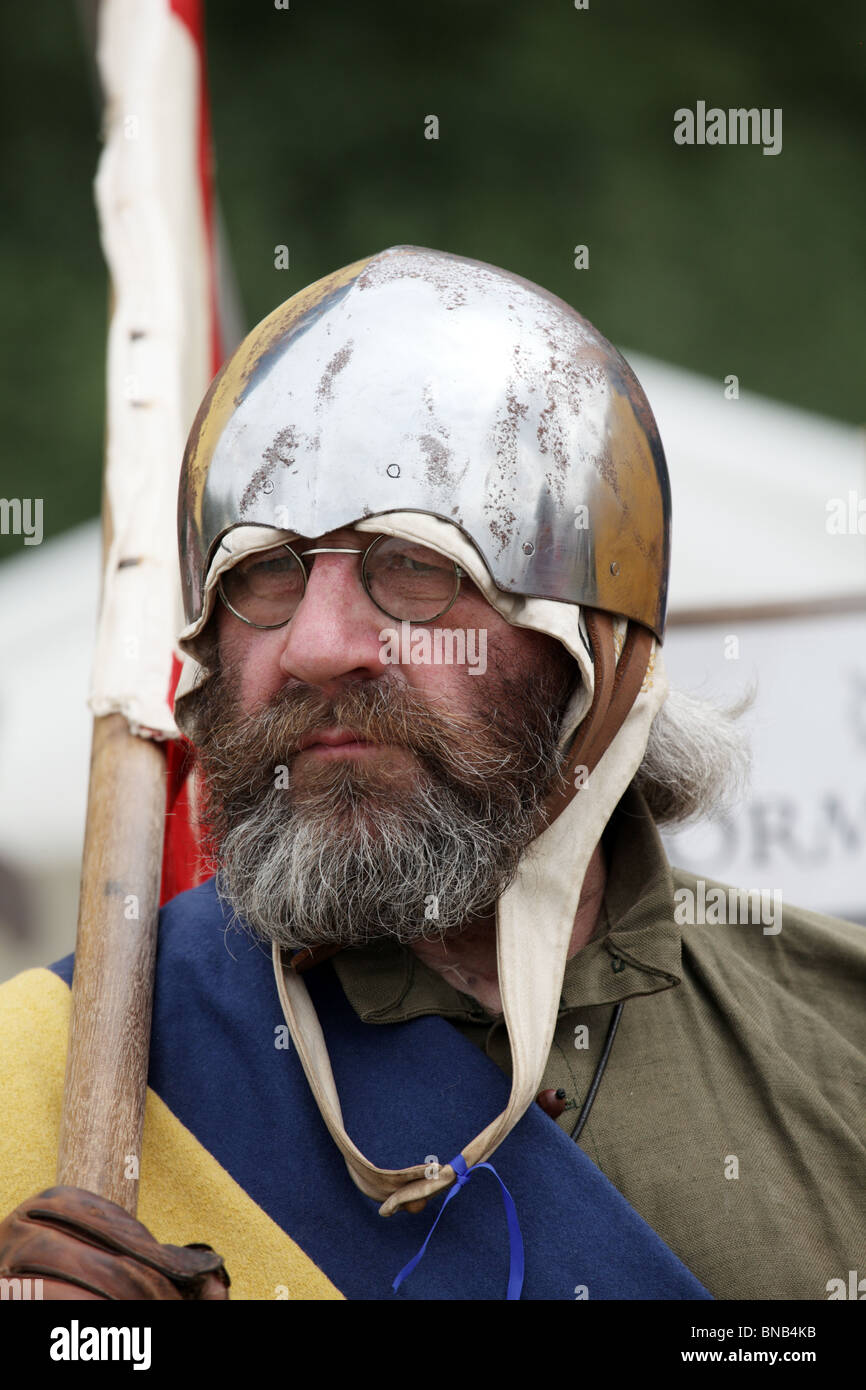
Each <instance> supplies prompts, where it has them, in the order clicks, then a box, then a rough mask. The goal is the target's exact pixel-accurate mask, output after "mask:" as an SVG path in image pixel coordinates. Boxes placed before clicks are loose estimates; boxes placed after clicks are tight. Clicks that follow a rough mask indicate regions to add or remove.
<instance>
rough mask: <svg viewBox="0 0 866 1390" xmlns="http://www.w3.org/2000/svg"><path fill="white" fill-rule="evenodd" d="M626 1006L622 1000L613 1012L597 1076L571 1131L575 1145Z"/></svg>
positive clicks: (587, 1117)
mask: <svg viewBox="0 0 866 1390" xmlns="http://www.w3.org/2000/svg"><path fill="white" fill-rule="evenodd" d="M624 1004H625V1000H624V999H620V1001H619V1003H618V1004H617V1005H616V1007H615V1009H614V1011H613V1017H612V1018H611V1020H610V1024H609V1025H608V1030H607V1037H606V1038H605V1040H604V1047H603V1048H602V1051H601V1056H600V1057H599V1059H598V1066H597V1067H596V1069H595V1075H594V1076H593V1078H592V1084H591V1086H590V1088H589V1090H588V1091H587V1093H586V1100H585V1101H584V1102H583V1105H582V1106H581V1109H580V1114H579V1115H578V1117H577V1119H576V1121H575V1124H574V1129H573V1130H572V1131H571V1137H572V1139H574V1141H575V1143H576V1142H577V1140H578V1139H579V1138H580V1135H581V1132H582V1130H583V1127H584V1125H585V1124H586V1122H587V1120H588V1119H589V1112H590V1110H591V1109H592V1103H593V1101H594V1100H595V1097H596V1094H597V1092H598V1088H599V1086H600V1085H601V1078H602V1077H603V1076H604V1069H605V1067H606V1066H607V1061H608V1058H609V1057H610V1054H611V1049H612V1047H613V1040H614V1038H615V1037H616V1030H617V1028H618V1027H619V1021H620V1018H621V1017H622V1010H623V1005H624Z"/></svg>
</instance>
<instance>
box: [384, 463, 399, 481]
mask: <svg viewBox="0 0 866 1390" xmlns="http://www.w3.org/2000/svg"><path fill="white" fill-rule="evenodd" d="M387 473H388V477H389V478H399V476H400V465H399V463H389V464H388V468H387Z"/></svg>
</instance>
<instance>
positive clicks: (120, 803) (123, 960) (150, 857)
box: [57, 714, 165, 1216]
mask: <svg viewBox="0 0 866 1390" xmlns="http://www.w3.org/2000/svg"><path fill="white" fill-rule="evenodd" d="M164 814H165V756H164V754H163V751H162V749H161V747H160V745H159V744H157V743H155V742H153V741H152V740H150V739H144V738H137V737H135V736H134V735H133V734H131V733H130V732H129V727H128V725H127V723H126V720H125V719H124V718H123V716H122V715H119V714H110V715H107V716H105V717H104V718H100V719H95V720H94V722H93V746H92V752H91V763H90V786H89V793H88V808H87V831H86V835H85V844H84V860H83V865H82V878H81V901H80V906H79V915H78V937H77V942H76V950H75V975H74V978H73V985H72V1016H71V1020H70V1029H69V1052H68V1055H67V1061H66V1082H65V1088H64V1098H63V1113H62V1118H61V1125H60V1142H59V1153H58V1164H57V1181H58V1183H60V1184H63V1185H66V1186H70V1187H82V1188H85V1189H87V1190H88V1191H90V1192H96V1193H98V1194H99V1195H100V1196H103V1197H107V1198H109V1199H110V1200H111V1201H113V1202H117V1203H119V1205H120V1206H122V1207H125V1208H126V1210H127V1211H128V1212H129V1213H130V1214H131V1215H133V1216H134V1215H135V1211H136V1206H137V1203H138V1175H139V1167H140V1162H141V1135H142V1129H143V1126H144V1102H145V1094H146V1090H147V1069H148V1057H149V1052H150V1022H151V1012H152V998H153V978H154V966H155V961H156V934H157V918H158V912H159V886H160V869H161V864H162V845H163V829H164Z"/></svg>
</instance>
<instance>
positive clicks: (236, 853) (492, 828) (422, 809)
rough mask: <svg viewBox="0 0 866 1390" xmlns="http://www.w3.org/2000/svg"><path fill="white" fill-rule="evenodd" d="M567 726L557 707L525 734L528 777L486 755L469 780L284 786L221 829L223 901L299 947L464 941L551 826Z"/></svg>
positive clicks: (346, 778) (343, 775)
mask: <svg viewBox="0 0 866 1390" xmlns="http://www.w3.org/2000/svg"><path fill="white" fill-rule="evenodd" d="M558 724H559V719H558V717H556V716H554V715H553V714H551V717H550V720H549V722H548V724H547V726H546V727H545V728H544V729H543V730H541V729H539V730H537V731H535V732H534V733H532V734H530V733H529V731H528V730H527V732H526V741H527V743H529V744H530V745H531V748H530V750H529V751H530V753H531V752H534V753H535V754H536V757H535V759H534V760H532V759H530V762H529V764H528V765H527V766H529V767H531V771H528V770H527V766H525V767H524V768H523V769H522V771H521V772H520V773H517V772H514V771H512V772H511V774H510V775H509V773H507V772H504V771H503V768H502V766H501V761H499V762H498V765H494V764H493V760H492V759H491V760H490V761H491V766H489V767H485V766H483V761H484V760H483V759H482V760H481V765H480V764H479V755H478V752H477V750H476V752H475V753H474V755H473V756H472V765H471V772H470V770H469V768H467V775H468V784H467V785H466V786H463V785H460V784H459V783H457V782H456V781H455V780H454V778H453V776H450V777H448V778H445V777H439V776H436V775H435V774H434V773H432V772H430V771H427V770H423V769H422V770H421V771H419V773H418V775H417V776H414V777H412V778H411V779H410V781H411V785H409V786H407V787H405V788H402V789H401V788H399V787H393V786H392V788H391V789H390V791H386V790H385V789H384V788H383V787H382V786H381V784H380V785H379V786H374V787H372V788H371V787H370V786H369V785H368V784H367V782H366V779H365V776H364V773H363V770H362V769H358V768H353V767H352V766H342V767H340V768H339V769H337V770H336V771H335V773H334V775H333V776H332V777H330V778H329V779H328V782H327V785H325V786H322V788H321V789H320V790H317V791H315V792H310V791H307V790H305V791H304V794H303V797H302V798H301V801H302V804H301V805H295V804H293V799H292V788H291V785H290V786H289V787H287V788H285V789H278V788H276V787H275V788H273V789H272V790H271V791H270V792H269V793H268V795H267V796H266V797H264V798H262V799H261V800H259V801H258V802H257V804H256V805H255V806H254V807H251V808H248V809H247V810H246V812H245V813H243V814H241V815H238V814H237V813H236V814H235V815H234V816H233V817H232V823H231V825H230V826H228V827H226V828H225V829H224V831H223V833H222V835H221V838H220V845H219V868H218V872H217V888H218V891H219V893H220V896H221V898H223V900H224V901H225V902H227V903H228V904H229V905H230V907H231V908H232V909H233V911H234V913H235V915H236V917H238V918H240V919H241V920H242V921H243V922H244V923H246V924H247V925H248V926H249V927H250V928H251V929H252V930H253V932H254V933H255V934H256V935H258V936H259V937H261V938H263V939H264V940H266V941H269V942H272V941H277V942H279V943H280V945H282V946H285V947H287V948H289V949H299V948H301V947H303V946H317V945H339V946H357V945H363V944H366V943H368V942H370V941H373V940H377V939H380V938H382V937H389V938H391V939H392V940H396V941H399V942H402V943H404V944H409V943H411V942H413V941H418V940H422V939H427V940H430V939H434V938H438V937H442V936H445V935H448V934H452V935H453V934H454V933H456V932H458V931H460V930H461V928H464V927H466V926H468V925H469V924H470V922H471V921H472V920H473V919H477V917H478V916H480V915H482V914H483V913H484V912H485V910H489V909H490V907H491V905H492V904H493V903H495V901H496V899H497V898H498V897H500V895H501V894H502V893H503V892H504V891H505V889H506V888H507V887H508V885H509V883H511V881H512V880H513V878H514V875H515V873H516V871H517V867H518V864H519V861H520V858H521V856H522V854H523V852H524V850H525V849H526V847H527V846H528V845H529V844H530V843H531V841H532V840H533V839H534V838H535V837H536V836H537V835H538V833H539V831H540V828H541V826H542V824H543V821H544V812H543V801H544V798H545V796H546V795H547V794H548V792H549V791H550V789H551V786H552V785H553V783H554V782H555V781H556V780H557V773H558V770H559V767H560V765H561V762H562V758H561V755H560V754H559V753H558V752H557V748H556V737H557V730H558ZM526 751H527V749H526V745H524V753H525V752H526ZM485 782H486V783H487V787H488V791H487V792H485V790H484V788H485ZM491 783H495V798H494V797H492V796H491V795H490V794H489V788H490V784H491Z"/></svg>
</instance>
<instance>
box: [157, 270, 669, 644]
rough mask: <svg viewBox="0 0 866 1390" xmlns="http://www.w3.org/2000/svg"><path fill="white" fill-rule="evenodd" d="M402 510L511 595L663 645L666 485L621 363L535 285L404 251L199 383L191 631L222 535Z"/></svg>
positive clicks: (261, 328) (343, 284)
mask: <svg viewBox="0 0 866 1390" xmlns="http://www.w3.org/2000/svg"><path fill="white" fill-rule="evenodd" d="M407 511H408V512H423V513H428V514H431V515H433V516H435V517H438V518H441V519H442V520H444V521H446V522H450V523H452V525H454V526H456V527H458V528H459V529H460V531H462V532H463V533H464V534H465V536H466V537H468V538H469V540H470V541H471V542H472V544H473V545H474V546H475V548H476V549H477V551H478V552H479V553H480V555H481V557H482V559H483V561H484V562H485V564H486V566H487V569H488V570H489V572H490V574H491V576H492V578H493V581H494V583H495V584H496V586H497V587H498V588H499V589H501V590H503V591H505V593H512V594H519V595H527V596H537V597H540V598H546V599H555V600H561V601H564V602H567V603H573V604H580V605H581V606H584V605H585V606H588V607H590V608H595V609H602V610H605V611H606V612H608V613H612V614H617V615H622V616H624V617H626V618H630V619H633V620H634V621H636V622H638V623H640V624H642V625H643V626H644V627H646V628H648V629H649V630H650V631H651V632H652V633H654V634H655V636H656V637H657V638H659V639H661V637H662V636H663V630H664V621H665V606H666V597H667V580H668V566H669V552H670V489H669V484H668V475H667V468H666V465H665V459H664V453H663V450H662V446H661V441H660V439H659V435H658V430H657V428H656V424H655V420H654V419H653V415H652V412H651V410H650V407H649V404H648V402H647V400H646V397H645V396H644V393H643V391H642V389H641V387H640V384H639V383H638V381H637V379H636V377H635V375H634V373H633V372H632V370H631V368H630V367H629V366H628V364H627V363H626V362H625V360H624V359H623V358H622V357H621V356H620V354H619V353H618V352H617V351H616V350H615V348H613V347H612V346H611V344H610V343H609V342H608V341H607V340H606V339H605V338H603V337H602V336H601V334H600V333H598V332H597V331H596V329H595V328H593V326H592V325H591V324H590V323H588V322H587V320H586V319H584V318H583V317H581V315H580V314H578V313H577V312H576V311H575V310H574V309H572V308H570V307H569V305H567V304H565V303H564V302H563V301H562V300H561V299H558V298H557V297H556V296H555V295H552V294H550V293H548V291H546V290H544V289H541V288H540V287H539V286H538V285H534V284H532V283H531V282H529V281H528V280H524V279H522V278H521V277H520V276H518V275H512V274H511V273H510V272H508V271H505V270H500V269H499V268H498V267H496V266H492V265H486V264H484V263H483V262H481V261H474V260H469V259H467V258H465V257H463V256H452V255H449V254H447V253H445V252H442V251H431V250H427V249H425V248H423V247H414V246H397V247H392V248H391V249H390V250H387V251H382V252H380V253H379V254H378V255H375V256H370V257H367V258H366V259H364V260H360V261H356V262H354V263H353V264H352V265H349V266H346V267H344V268H343V269H342V270H338V271H335V272H334V273H333V274H332V275H327V276H325V278H324V279H322V280H318V281H317V282H316V283H315V284H313V285H310V286H308V287H307V288H306V289H304V290H301V291H300V292H299V293H298V294H296V295H294V296H293V297H292V298H291V299H289V300H288V301H287V302H286V303H285V304H282V305H280V307H279V308H278V309H275V310H274V312H273V313H271V314H269V315H268V317H267V318H265V319H264V320H263V321H262V322H261V323H260V324H259V325H258V327H256V328H254V329H253V331H252V332H251V333H250V334H249V335H248V337H247V338H246V339H245V340H244V341H243V342H242V343H241V345H240V346H239V347H238V348H237V350H236V351H235V353H234V354H233V355H232V356H231V357H230V358H229V360H228V361H227V362H226V364H225V365H224V367H223V368H222V370H221V372H220V373H219V375H218V376H217V377H216V378H215V380H214V382H213V384H212V385H211V387H210V390H209V391H208V393H207V395H206V397H205V399H204V401H203V402H202V405H201V408H200V410H199V412H198V415H197V416H196V419H195V422H194V424H193V427H192V430H191V433H190V436H189V441H188V444H187V448H186V453H185V455H184V460H183V467H182V472H181V482H180V497H179V517H178V521H179V532H180V553H181V568H182V575H183V590H184V605H185V610H186V618H187V622H188V624H194V623H196V622H197V621H198V620H200V618H201V617H202V605H203V602H204V585H205V580H206V577H207V572H208V568H209V566H210V564H211V561H212V559H213V556H214V553H215V551H216V549H217V547H218V546H219V544H220V541H221V540H222V539H223V538H224V537H225V536H226V533H227V532H228V531H230V530H231V529H232V528H234V527H237V526H250V525H262V526H268V527H275V526H276V527H280V528H283V529H285V530H290V531H292V532H294V533H295V534H297V535H302V536H310V537H316V536H320V535H324V534H326V533H327V532H329V531H332V530H336V529H337V528H340V527H344V526H349V525H352V524H353V523H356V522H358V521H360V520H362V519H363V518H366V517H371V516H378V515H381V514H383V513H388V512H407Z"/></svg>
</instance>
